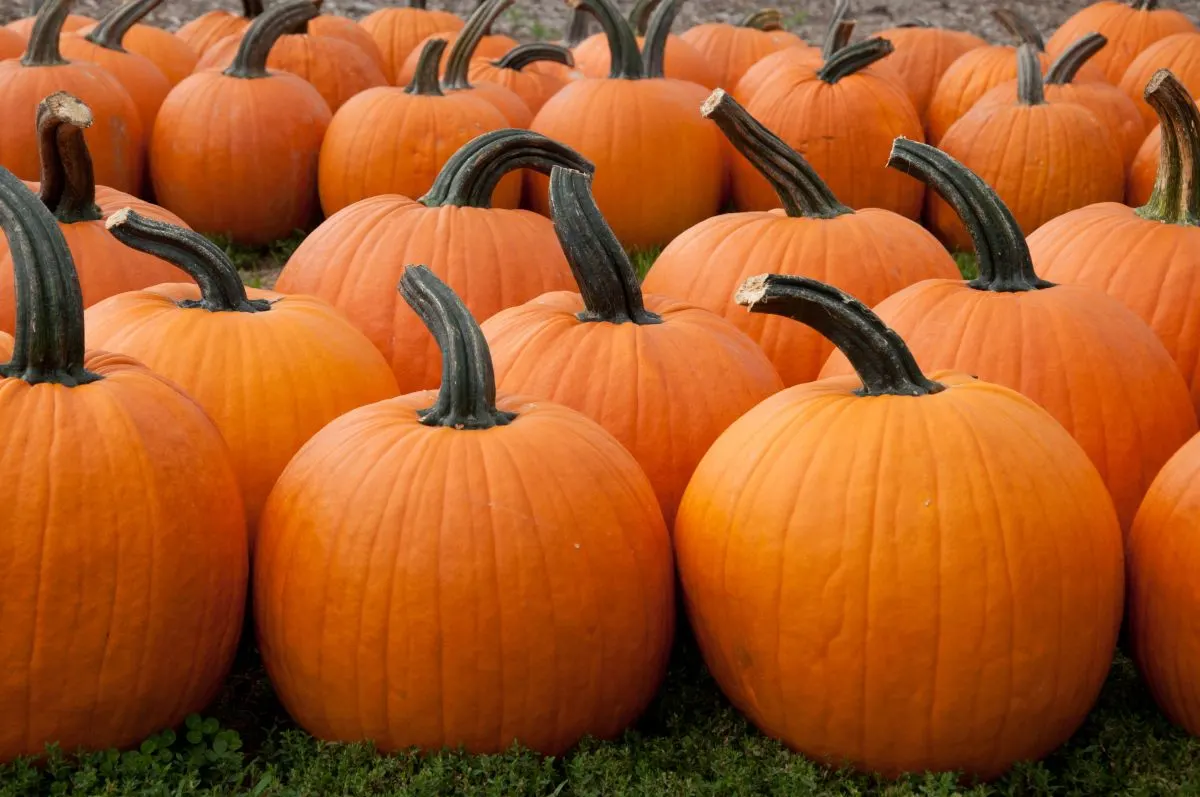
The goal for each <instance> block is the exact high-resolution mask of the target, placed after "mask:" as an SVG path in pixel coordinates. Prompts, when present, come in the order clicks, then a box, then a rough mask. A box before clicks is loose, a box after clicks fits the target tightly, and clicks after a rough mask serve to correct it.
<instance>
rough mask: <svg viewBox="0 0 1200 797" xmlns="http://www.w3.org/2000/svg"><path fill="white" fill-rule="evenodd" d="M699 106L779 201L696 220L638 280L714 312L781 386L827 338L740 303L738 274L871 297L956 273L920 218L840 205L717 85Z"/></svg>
mask: <svg viewBox="0 0 1200 797" xmlns="http://www.w3.org/2000/svg"><path fill="white" fill-rule="evenodd" d="M701 113H703V114H704V116H706V117H707V118H709V119H712V120H714V121H715V122H716V124H717V125H718V126H719V127H720V128H721V131H722V132H723V133H724V134H725V136H726V138H728V139H729V141H730V142H731V143H732V145H733V147H734V149H736V150H737V151H738V152H739V153H740V154H741V155H742V157H744V158H745V159H746V160H747V162H749V163H750V164H752V165H753V166H754V167H755V168H756V169H757V170H758V171H759V173H761V174H762V175H763V176H764V177H765V178H766V179H767V180H768V181H769V182H770V184H771V186H772V187H773V188H774V189H775V192H776V195H777V196H778V203H777V204H782V205H783V210H782V211H779V210H771V211H748V212H742V213H726V214H723V215H720V216H714V217H713V218H711V219H706V220H705V221H702V222H700V223H699V224H697V225H696V226H695V227H692V228H690V229H688V230H687V231H685V232H684V233H682V234H681V235H680V236H679V237H678V238H676V239H675V240H673V241H672V242H671V243H670V244H669V245H668V246H667V248H666V249H664V250H663V252H662V254H661V255H659V256H658V259H657V260H655V261H654V265H653V266H651V267H650V271H649V273H648V274H647V275H646V280H645V283H644V284H643V287H644V288H645V290H646V291H647V292H649V293H656V294H661V295H663V296H670V297H672V298H675V299H680V300H682V301H685V302H688V303H689V304H693V305H696V306H698V307H703V308H704V309H706V310H710V311H712V312H714V313H717V314H718V315H721V316H724V317H725V319H726V320H728V321H730V322H732V323H733V324H734V325H736V326H737V327H738V328H739V329H741V330H742V331H743V332H745V333H746V334H747V335H749V336H750V337H751V338H753V339H754V341H755V342H756V343H758V344H759V346H761V347H762V349H763V351H764V352H765V353H766V355H767V356H768V357H769V358H770V359H771V362H772V363H774V365H775V368H776V370H778V371H779V375H780V376H781V377H783V383H784V384H785V385H795V384H799V383H801V382H809V381H811V380H812V379H814V378H815V377H816V375H817V372H818V371H819V370H820V368H821V364H822V363H824V362H825V359H826V358H827V357H828V356H829V352H830V351H831V350H832V345H831V344H830V343H829V342H828V341H826V340H825V338H823V337H821V336H820V335H818V334H817V333H816V332H814V331H813V330H811V329H809V328H807V327H805V326H803V325H801V324H794V323H791V322H790V321H789V320H787V319H783V318H775V317H772V316H768V315H762V314H752V313H747V312H746V311H745V310H743V309H742V308H741V307H740V306H739V305H738V304H736V303H735V302H734V301H733V294H734V293H735V292H736V290H737V288H738V286H740V285H741V284H742V283H743V282H744V281H745V280H746V279H747V278H749V277H751V276H753V275H754V274H757V273H759V272H761V270H762V269H763V268H766V269H769V270H770V271H772V272H776V273H783V274H801V275H804V276H809V277H813V278H814V279H820V280H822V281H824V282H829V283H831V284H833V285H835V286H838V287H840V288H842V289H844V290H846V291H847V292H849V293H851V294H852V295H854V296H857V297H859V298H860V299H862V300H863V301H865V302H869V303H875V302H879V301H881V300H883V299H884V298H885V297H887V296H890V295H891V294H893V293H895V292H896V291H898V290H900V289H901V288H903V287H905V286H907V285H911V284H912V283H914V282H918V281H920V280H924V279H933V278H939V277H940V278H946V279H952V278H954V277H957V276H958V273H959V272H958V267H957V266H955V264H954V260H953V259H952V258H951V257H950V255H949V253H948V252H946V250H945V249H944V248H943V247H942V245H941V244H940V243H939V242H938V240H937V239H936V238H934V237H933V235H932V234H930V233H929V232H926V231H925V229H924V228H922V227H921V225H920V224H918V223H916V222H915V221H912V220H911V219H907V218H905V217H903V216H901V215H899V214H896V213H892V212H891V211H889V210H879V209H874V208H868V209H866V210H860V211H854V210H851V209H850V208H848V207H847V206H846V205H844V204H842V203H841V202H840V201H838V198H837V197H836V196H835V195H834V193H833V192H832V191H831V190H830V189H829V186H827V185H826V184H825V183H824V181H822V180H821V178H820V176H819V175H817V173H816V172H815V171H813V169H812V167H811V166H809V165H808V162H807V161H805V160H804V158H803V156H801V155H800V153H799V152H797V151H796V150H794V149H792V148H791V147H789V146H788V145H787V144H786V143H784V142H783V141H782V140H781V139H780V138H779V137H778V136H776V135H775V134H774V133H772V132H771V131H770V130H768V129H767V128H766V127H764V126H763V125H762V124H761V123H760V122H759V121H758V120H756V119H755V118H754V117H753V116H750V115H749V114H748V113H747V112H746V110H745V109H744V108H743V107H742V106H741V105H739V104H738V103H737V101H736V100H735V99H734V98H733V97H732V96H731V95H729V94H727V93H725V92H724V91H722V90H721V89H717V91H715V92H713V94H712V96H711V97H709V98H708V100H707V101H706V102H705V103H704V107H703V109H702V110H701Z"/></svg>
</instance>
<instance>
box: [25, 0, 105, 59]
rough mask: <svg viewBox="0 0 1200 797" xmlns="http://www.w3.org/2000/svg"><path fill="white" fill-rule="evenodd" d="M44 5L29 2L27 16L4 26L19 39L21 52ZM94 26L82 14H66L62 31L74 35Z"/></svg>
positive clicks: (42, 1) (41, 1)
mask: <svg viewBox="0 0 1200 797" xmlns="http://www.w3.org/2000/svg"><path fill="white" fill-rule="evenodd" d="M45 3H46V0H31V2H30V4H29V5H30V10H29V16H27V17H21V18H20V19H16V20H13V21H12V22H10V23H8V24H7V25H5V26H4V29H5V30H6V31H8V32H10V33H14V34H16V35H17V36H20V37H21V44H22V47H21V50H22V51H24V49H25V47H24V45H27V44H29V37H30V36H32V35H33V28H34V26H35V25H36V24H37V18H38V12H39V11H41V10H42V6H43V5H45ZM95 24H96V20H94V19H92V18H91V17H88V16H84V15H83V14H68V15H67V18H66V19H65V20H63V26H62V29H63V31H64V32H66V33H74V32H75V31H77V30H80V29H81V28H84V27H86V26H88V25H95ZM19 54H20V53H18V55H19Z"/></svg>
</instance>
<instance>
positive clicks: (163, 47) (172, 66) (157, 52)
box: [64, 0, 199, 86]
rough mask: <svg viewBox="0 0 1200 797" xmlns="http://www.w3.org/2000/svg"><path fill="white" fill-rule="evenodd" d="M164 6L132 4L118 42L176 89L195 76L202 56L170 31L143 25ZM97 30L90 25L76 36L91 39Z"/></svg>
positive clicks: (140, 0) (149, 0) (149, 1)
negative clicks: (179, 84)
mask: <svg viewBox="0 0 1200 797" xmlns="http://www.w3.org/2000/svg"><path fill="white" fill-rule="evenodd" d="M160 5H162V0H128V3H127V4H126V6H125V7H124V11H123V12H122V15H123V18H122V19H121V20H120V22H119V24H120V26H121V27H122V28H123V30H120V31H118V32H117V34H116V35H117V39H116V41H117V43H118V44H119V45H120V46H122V47H124V48H125V49H126V50H128V51H129V52H131V53H136V54H137V55H140V56H143V57H145V58H148V59H150V62H151V63H153V64H154V65H155V66H156V67H158V69H159V71H160V72H162V73H163V75H164V76H165V77H166V78H167V82H168V83H170V84H171V85H172V86H174V85H176V84H177V83H179V81H181V80H183V79H184V78H185V77H187V76H188V75H190V74H192V70H194V69H195V68H196V61H197V60H198V58H199V53H197V52H196V51H195V50H193V49H192V46H191V45H190V44H188V43H187V42H185V41H184V40H183V39H181V38H179V37H178V36H176V35H175V34H173V33H171V32H170V31H166V30H163V29H162V28H159V27H156V26H154V25H144V24H142V23H141V19H142V18H143V17H145V16H146V14H149V13H150V12H151V11H153V10H154V9H155V8H158V6H160ZM114 13H115V12H114ZM96 28H97V25H96V24H89V25H85V26H84V27H82V28H80V29H79V30H77V31H75V32H76V33H78V34H79V35H80V36H88V35H91V34H92V33H93V32H94V31H95V30H96ZM64 30H66V29H65V28H64Z"/></svg>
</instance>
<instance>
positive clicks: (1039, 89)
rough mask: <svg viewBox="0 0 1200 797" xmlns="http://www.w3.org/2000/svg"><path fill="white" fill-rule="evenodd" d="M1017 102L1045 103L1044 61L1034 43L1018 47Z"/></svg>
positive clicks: (1024, 103)
mask: <svg viewBox="0 0 1200 797" xmlns="http://www.w3.org/2000/svg"><path fill="white" fill-rule="evenodd" d="M1017 102H1018V103H1020V104H1021V105H1045V104H1046V89H1045V86H1044V84H1043V83H1042V62H1041V59H1039V57H1038V51H1037V50H1036V49H1035V48H1034V46H1033V45H1032V44H1022V45H1021V46H1020V47H1018V48H1017Z"/></svg>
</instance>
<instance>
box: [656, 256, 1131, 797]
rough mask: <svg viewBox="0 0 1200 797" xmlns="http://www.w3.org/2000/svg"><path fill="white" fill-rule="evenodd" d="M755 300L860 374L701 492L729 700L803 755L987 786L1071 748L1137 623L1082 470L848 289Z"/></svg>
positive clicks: (720, 445) (742, 426) (1104, 520)
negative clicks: (823, 338)
mask: <svg viewBox="0 0 1200 797" xmlns="http://www.w3.org/2000/svg"><path fill="white" fill-rule="evenodd" d="M738 301H739V302H741V303H743V304H745V305H747V306H748V307H749V308H750V310H751V311H752V312H766V313H774V314H778V315H783V316H786V317H788V318H792V319H794V320H796V321H799V322H802V323H804V324H807V325H809V326H812V327H813V328H815V329H817V330H819V331H820V332H821V333H822V334H825V335H828V336H829V338H830V340H831V341H833V342H834V343H835V344H836V345H837V346H839V347H840V348H841V349H842V351H843V352H844V353H845V354H846V356H847V357H849V358H851V362H852V363H853V365H854V368H855V370H856V372H857V378H854V377H838V378H831V379H822V380H820V381H817V382H813V383H811V384H807V385H798V386H796V387H793V388H790V389H788V390H785V391H783V392H782V393H779V394H777V395H775V396H773V397H772V398H770V399H768V400H767V401H764V402H763V403H762V404H759V405H758V406H757V407H755V408H754V409H753V410H751V411H750V412H748V413H747V414H746V415H744V416H742V418H740V419H739V420H738V421H736V422H735V423H734V424H733V425H732V426H730V427H729V429H728V430H726V431H725V433H724V434H723V435H721V437H720V438H719V439H718V440H717V441H716V443H715V444H714V445H713V447H712V448H711V449H710V450H709V452H708V454H706V455H705V457H704V459H703V461H702V462H701V463H700V466H699V467H698V468H697V469H696V474H695V475H694V476H693V477H692V480H691V482H690V483H689V484H688V489H687V493H686V494H685V495H684V499H683V504H682V506H681V507H680V510H679V516H678V519H677V520H676V522H675V537H674V542H675V548H676V556H677V564H678V569H679V576H680V581H681V583H682V586H683V595H684V600H685V603H686V606H687V613H688V617H689V618H690V619H691V623H692V628H693V629H694V631H695V634H696V639H697V642H698V643H699V646H700V650H701V652H702V653H703V654H704V660H705V662H706V663H707V665H708V668H709V671H710V672H712V674H713V677H714V678H715V679H716V681H717V683H718V684H719V685H720V687H721V689H722V691H723V692H724V693H725V695H726V696H727V697H728V698H729V699H730V701H731V702H732V703H733V705H734V706H736V707H737V708H738V709H739V710H740V711H742V712H744V713H745V714H746V715H747V716H748V717H749V718H750V720H751V721H753V722H754V724H755V725H757V726H758V727H759V728H761V729H762V730H763V731H764V732H765V733H767V734H769V735H771V736H773V737H775V738H778V739H780V740H782V741H783V742H784V743H785V744H786V745H787V746H789V747H791V748H793V749H796V750H799V751H800V752H802V753H804V754H805V755H807V756H810V757H812V758H815V759H817V760H819V761H828V762H829V763H831V764H833V765H835V766H842V765H845V764H850V765H852V766H854V767H856V768H859V769H863V770H869V771H872V772H877V773H881V774H882V775H884V776H885V777H895V776H898V775H900V774H901V773H904V772H914V773H923V772H926V771H929V772H945V771H959V772H962V773H964V774H965V775H966V776H967V777H969V778H974V777H978V778H981V779H988V778H994V777H998V776H999V775H1001V774H1003V773H1004V772H1005V771H1006V770H1007V769H1008V768H1009V767H1010V766H1012V764H1013V763H1015V762H1017V761H1025V760H1036V759H1039V758H1041V757H1043V756H1045V755H1046V754H1048V753H1049V752H1050V751H1052V750H1054V749H1055V748H1056V747H1058V746H1059V745H1060V744H1062V743H1063V742H1065V741H1066V740H1067V738H1068V737H1070V736H1071V734H1072V733H1073V732H1074V731H1075V730H1076V729H1077V728H1078V727H1079V726H1080V724H1082V722H1083V721H1084V718H1085V717H1086V716H1087V713H1088V711H1089V709H1090V708H1091V707H1092V704H1093V703H1094V702H1095V700H1096V697H1097V695H1098V694H1099V693H1100V688H1101V686H1102V685H1103V683H1104V679H1105V676H1106V675H1107V674H1108V671H1109V666H1110V664H1111V662H1112V657H1113V648H1114V647H1115V645H1116V640H1117V629H1118V626H1119V625H1120V622H1121V609H1122V597H1123V595H1122V593H1123V576H1124V574H1123V572H1122V553H1121V532H1120V528H1119V527H1118V524H1117V518H1116V513H1115V512H1114V511H1113V508H1112V501H1111V500H1110V499H1109V497H1108V494H1107V493H1106V491H1105V489H1104V483H1103V482H1102V481H1101V480H1100V477H1099V475H1098V474H1097V473H1096V469H1095V467H1094V466H1093V465H1092V463H1091V462H1090V461H1089V460H1088V457H1087V455H1086V454H1084V452H1083V451H1082V449H1080V447H1079V445H1078V444H1077V443H1076V442H1075V441H1074V440H1072V439H1071V436H1070V435H1069V434H1067V433H1066V431H1064V430H1063V428H1062V427H1061V426H1060V425H1059V424H1058V422H1057V421H1055V420H1054V419H1053V418H1052V417H1051V416H1050V414H1049V413H1047V412H1046V411H1045V410H1043V409H1041V408H1040V407H1038V406H1037V405H1036V404H1034V403H1033V402H1032V401H1031V400H1029V399H1027V398H1025V397H1024V396H1021V395H1020V394H1018V393H1016V392H1015V391H1012V390H1009V389H1008V388H1005V387H1001V386H999V385H994V384H989V383H987V382H983V381H979V380H976V379H973V378H971V377H969V376H967V375H966V374H962V373H956V372H952V371H947V372H937V373H933V374H930V375H929V376H928V377H927V376H925V375H924V374H923V373H922V371H921V369H920V368H919V367H918V366H917V363H916V361H915V360H914V358H913V356H912V354H911V353H910V352H909V351H908V349H907V347H906V346H905V345H904V341H903V340H902V339H901V338H900V336H899V335H897V334H896V333H895V332H894V331H892V330H891V329H890V328H888V327H887V326H886V325H885V324H884V323H883V322H882V321H880V319H879V318H878V317H877V316H875V315H874V314H873V313H872V312H871V311H870V310H868V309H867V308H866V307H865V306H864V305H863V304H861V303H860V302H858V301H856V300H855V299H853V298H852V297H850V296H849V295H847V294H845V293H843V292H842V291H839V290H837V289H836V288H833V287H831V286H828V285H824V284H822V283H820V282H817V281H815V280H811V279H808V278H806V277H799V276H790V275H789V276H784V275H774V274H773V275H766V276H761V277H756V278H754V279H752V280H749V281H747V283H746V285H745V286H744V287H743V288H742V290H741V291H740V292H739V295H738ZM999 551H1003V555H1002V556H1001V555H1000V554H998V553H997V552H999ZM1063 629H1070V633H1064V631H1063ZM1047 673H1055V676H1056V677H1055V679H1054V684H1055V686H1053V687H1049V686H1048V685H1047V680H1046V679H1047Z"/></svg>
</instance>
